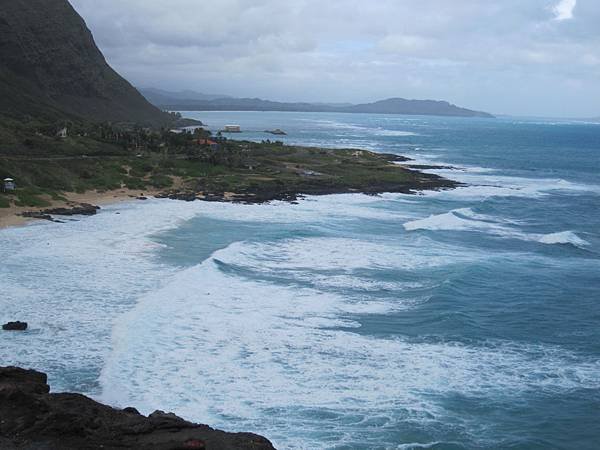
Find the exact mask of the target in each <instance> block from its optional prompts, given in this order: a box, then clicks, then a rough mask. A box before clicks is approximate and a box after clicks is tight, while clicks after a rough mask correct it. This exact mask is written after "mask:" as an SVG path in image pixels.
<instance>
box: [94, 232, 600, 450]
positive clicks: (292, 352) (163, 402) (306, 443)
mask: <svg viewBox="0 0 600 450" xmlns="http://www.w3.org/2000/svg"><path fill="white" fill-rule="evenodd" d="M308 241H310V240H308ZM297 244H298V243H293V245H295V246H296V247H295V248H298V246H297ZM321 246H323V242H322V241H321V242H320V241H318V240H317V241H315V242H312V245H310V247H311V248H313V249H318V248H319V247H321ZM270 247H271V246H270V245H269V244H266V243H265V244H263V245H262V246H257V245H249V246H247V247H246V244H243V243H236V244H234V245H233V246H230V247H229V248H227V249H224V250H221V251H218V252H216V253H215V254H214V255H213V257H212V258H210V259H209V260H207V261H205V262H204V263H202V264H200V265H198V266H196V267H192V268H190V269H186V270H184V271H183V272H181V273H179V274H178V275H176V276H175V277H173V278H172V279H171V280H170V282H169V283H168V284H166V285H165V286H163V287H162V288H161V289H158V290H156V291H155V292H152V293H150V294H147V295H144V296H143V297H141V298H140V299H139V301H138V305H137V307H136V308H135V309H134V310H132V311H131V312H130V313H128V314H126V315H124V316H122V317H121V318H120V319H119V320H118V322H117V323H116V326H115V328H114V332H113V342H114V345H113V350H112V352H111V354H110V356H109V357H108V359H107V363H106V365H105V367H104V370H103V372H102V376H101V384H102V387H103V394H102V399H103V400H104V401H108V402H110V403H113V404H117V405H121V406H127V405H134V406H136V407H139V408H140V409H141V410H143V411H144V412H151V411H152V410H154V409H156V408H157V407H159V406H160V407H161V408H166V409H168V410H173V411H174V412H176V413H178V414H180V415H183V416H185V417H188V418H191V419H194V420H197V421H201V422H208V423H211V424H214V425H216V426H219V427H223V428H225V429H229V430H233V429H237V430H239V429H245V430H255V431H258V432H261V433H264V434H266V435H268V436H269V437H270V438H272V440H273V441H274V442H275V445H276V446H277V447H278V448H282V449H300V448H306V449H309V448H322V446H323V443H322V441H320V439H319V437H318V433H319V431H320V430H322V429H323V426H324V425H326V426H327V427H329V430H330V433H333V434H334V435H335V436H336V441H335V443H336V445H343V443H344V441H345V439H349V442H352V440H353V439H354V440H355V439H357V438H360V439H361V440H362V439H366V440H364V442H365V443H369V442H370V443H371V444H373V445H374V444H381V442H377V441H376V439H377V438H376V437H375V436H368V435H360V437H359V436H357V435H356V434H353V433H357V431H356V430H354V431H350V429H348V428H346V427H344V425H343V424H344V422H345V421H350V420H352V421H356V420H357V418H360V420H367V419H368V418H373V417H386V419H385V421H386V423H387V425H388V426H390V427H392V428H393V427H394V426H395V425H394V423H395V421H396V420H412V421H422V422H428V421H435V420H448V417H449V416H451V415H452V414H453V413H452V412H451V411H448V410H446V409H445V408H444V407H443V406H442V405H441V404H440V403H438V402H437V401H436V400H435V398H436V396H438V395H449V394H452V393H455V394H459V395H464V396H467V397H475V398H481V396H484V397H487V396H493V397H494V398H496V397H498V396H500V397H503V398H505V397H508V398H514V399H517V398H519V397H520V395H521V394H522V393H523V392H524V391H529V390H536V391H546V392H561V391H567V390H570V389H580V388H598V387H600V365H599V364H600V363H598V362H584V361H578V360H577V358H576V357H575V356H574V355H572V354H569V353H568V352H565V351H562V350H560V349H557V348H553V347H548V346H535V345H527V344H523V345H519V344H515V345H506V344H501V343H495V344H490V345H488V346H485V347H476V346H467V345H462V344H452V343H426V342H420V343H416V342H410V341H406V340H403V339H381V338H373V337H370V336H363V335H360V334H357V333H353V332H350V331H348V330H347V329H348V328H352V327H356V326H358V325H357V324H356V323H354V322H352V321H351V320H348V319H345V318H344V317H345V316H347V315H348V314H355V313H360V314H369V313H377V314H381V313H382V312H384V311H385V309H386V308H385V304H384V303H382V302H380V301H374V302H373V303H369V302H359V303H357V302H356V301H355V299H352V298H348V297H347V296H344V295H337V294H333V293H330V292H324V291H321V290H319V289H313V288H310V289H300V288H297V287H286V286H281V285H276V284H272V283H269V282H264V281H258V280H255V279H251V278H247V277H245V276H236V275H231V274H228V273H225V272H224V271H223V270H222V269H221V265H222V264H227V265H230V266H231V265H236V266H238V267H243V268H245V269H247V270H250V271H260V269H261V267H262V264H259V265H257V263H258V262H260V261H263V260H264V261H270V260H272V258H273V257H274V255H273V254H272V250H271V249H270ZM280 250H281V251H282V252H283V253H284V254H283V256H282V258H281V260H280V262H282V263H283V264H284V267H293V266H295V267H296V268H297V270H300V271H301V270H303V268H304V267H305V259H304V257H303V256H300V257H299V259H298V260H296V259H295V258H294V257H293V255H290V254H288V253H286V251H287V250H285V246H284V247H281V248H280ZM354 250H355V249H353V248H346V253H347V254H346V258H349V257H350V256H349V255H353V254H354ZM372 250H374V249H371V251H372ZM269 252H271V253H269ZM324 253H326V252H325V251H323V252H322V253H319V254H318V256H317V257H315V261H318V260H319V257H320V256H322V255H324ZM251 255H253V256H251ZM337 261H338V260H337V258H336V257H334V258H330V259H329V260H327V261H325V262H319V265H323V266H325V265H328V264H337ZM359 261H360V263H358V262H353V263H352V265H351V266H350V267H353V268H356V267H358V266H360V265H363V266H364V265H366V266H367V267H369V266H370V264H371V261H370V260H369V259H364V258H363V259H360V260H359ZM332 267H335V266H332ZM330 268H331V267H330ZM340 327H342V328H343V329H340ZM515 367H518V368H519V370H518V371H515ZM315 411H335V415H334V417H333V418H331V419H323V418H320V419H318V418H315V417H314V413H315ZM399 411H402V413H398V412H399ZM273 414H276V418H273V417H272V415H273ZM369 439H375V440H373V441H369Z"/></svg>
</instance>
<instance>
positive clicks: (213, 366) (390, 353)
mask: <svg viewBox="0 0 600 450" xmlns="http://www.w3.org/2000/svg"><path fill="white" fill-rule="evenodd" d="M186 114H187V115H189V116H191V117H195V118H199V119H201V120H203V121H204V122H205V123H207V124H208V126H209V127H211V128H212V129H214V130H218V129H220V128H221V127H222V126H223V125H225V124H240V125H241V126H242V128H243V129H244V130H245V132H244V133H243V134H242V135H240V136H236V137H239V138H245V139H252V140H262V139H267V138H271V139H273V138H274V137H273V136H270V135H266V134H264V133H263V132H262V130H265V129H271V128H282V129H284V130H286V131H287V132H288V133H289V134H288V136H287V137H285V138H284V140H285V141H286V142H290V143H297V144H306V145H320V146H328V147H356V148H364V149H370V150H375V151H383V152H389V153H398V154H402V155H406V156H409V157H411V158H414V159H415V160H416V161H417V162H420V163H424V164H442V165H451V166H453V169H445V170H441V171H437V172H435V173H439V174H441V175H443V176H446V177H448V178H452V179H455V180H459V181H462V182H465V183H467V185H466V186H465V187H462V188H459V189H456V190H453V191H444V192H431V193H425V194H424V195H416V196H409V195H401V194H383V195H381V196H380V197H367V196H362V195H338V196H326V197H309V198H306V199H305V200H302V201H301V202H300V204H299V205H290V204H286V203H272V204H269V205H226V204H213V203H202V202H196V203H193V204H190V203H184V202H175V201H163V200H151V201H149V202H134V203H129V204H119V205H113V206H109V207H107V208H105V209H103V211H102V213H101V214H99V215H98V216H96V217H92V218H86V219H83V220H75V221H69V222H67V223H65V224H53V223H35V224H33V225H30V226H27V227H22V228H13V229H7V230H2V231H0V261H2V264H1V265H0V291H1V292H2V295H1V296H0V321H8V320H10V319H21V320H26V321H28V322H30V324H31V329H30V330H29V331H28V332H27V333H24V334H7V333H4V334H1V335H0V344H1V345H0V364H1V365H7V364H18V365H21V366H27V367H34V368H37V369H40V370H44V371H47V372H48V373H49V375H50V381H51V383H52V384H53V386H54V388H55V390H71V391H72V390H74V391H78V392H83V393H86V394H88V395H91V396H93V397H95V398H97V399H99V400H102V401H105V402H110V403H111V404H115V405H120V406H136V407H138V408H139V409H140V410H142V411H143V412H145V413H149V412H151V411H153V410H154V409H163V410H172V411H174V412H176V413H178V414H179V415H182V416H184V417H186V418H189V419H192V420H195V421H200V422H204V423H209V424H211V425H213V426H217V427H220V428H223V429H226V430H238V431H239V430H244V431H255V432H258V433H261V434H264V435H266V436H267V437H269V438H270V439H271V440H272V441H273V442H274V443H275V444H276V446H277V447H278V448H280V449H419V448H432V449H444V450H445V449H590V450H591V449H597V448H600V425H599V418H600V125H598V124H593V123H585V122H577V121H550V120H533V119H509V118H501V119H495V120H487V119H458V118H434V117H406V116H385V115H344V114H312V113H219V112H212V113H201V112H199V113H186ZM278 138H279V137H278ZM117 212H119V214H116V213H117Z"/></svg>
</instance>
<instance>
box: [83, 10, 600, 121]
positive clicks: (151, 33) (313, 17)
mask: <svg viewBox="0 0 600 450" xmlns="http://www.w3.org/2000/svg"><path fill="white" fill-rule="evenodd" d="M71 2H72V4H73V6H75V8H76V9H77V10H78V11H79V12H80V13H81V14H82V15H83V17H84V18H85V19H86V21H87V23H88V25H89V26H90V28H91V29H92V31H93V32H94V35H95V36H96V39H97V41H98V44H99V46H100V47H101V48H102V50H103V51H104V52H105V54H106V56H107V59H108V60H109V62H110V63H111V64H112V65H113V66H114V67H115V68H116V69H117V70H119V71H120V72H121V73H122V74H123V75H125V76H126V77H127V78H129V79H130V80H131V81H132V82H133V83H134V84H136V85H138V86H155V87H161V88H166V89H174V90H178V89H195V90H199V91H203V92H207V93H229V94H232V95H237V96H260V97H266V98H271V99H277V100H308V101H357V102H358V101H370V100H374V99H378V98H384V97H391V96H402V97H410V98H440V99H447V100H449V101H452V102H455V103H458V104H461V105H464V106H468V107H472V108H478V109H484V110H488V111H492V112H496V113H511V114H527V115H555V116H587V115H589V116H597V115H598V114H600V83H598V81H599V79H600V27H598V25H597V24H598V23H600V4H599V3H598V2H597V1H595V0H527V1H523V0H494V1H492V0H453V1H451V2H450V1H447V0H373V1H371V2H365V1H363V0H360V1H359V0H331V1H322V0H293V1H292V0H290V1H282V0H213V1H201V0H171V1H169V2H165V1H162V0H160V1H159V0H71Z"/></svg>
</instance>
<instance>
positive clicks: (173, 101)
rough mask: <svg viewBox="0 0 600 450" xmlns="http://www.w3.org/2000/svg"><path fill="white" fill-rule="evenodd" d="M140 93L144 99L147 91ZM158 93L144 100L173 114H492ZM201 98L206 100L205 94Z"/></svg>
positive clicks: (422, 103) (435, 104) (433, 105)
mask: <svg viewBox="0 0 600 450" xmlns="http://www.w3.org/2000/svg"><path fill="white" fill-rule="evenodd" d="M141 92H142V94H144V95H146V92H147V89H146V90H142V91H141ZM161 92H162V95H161V97H160V98H157V97H155V96H152V95H146V98H147V99H148V100H149V101H150V102H152V103H153V104H154V105H156V106H157V107H160V108H161V109H166V110H173V111H291V112H339V113H372V114H407V115H437V116H454V117H485V118H493V117H494V116H493V115H492V114H489V113H486V112H482V111H475V110H471V109H467V108H461V107H459V106H456V105H453V104H451V103H449V102H447V101H439V100H408V99H404V98H399V97H394V98H389V99H385V100H379V101H376V102H373V103H362V104H337V105H336V104H328V103H309V102H276V101H270V100H264V99H261V98H235V97H221V96H218V97H217V98H213V99H196V100H194V99H189V98H183V96H182V95H181V94H182V93H170V92H168V91H161ZM202 95H205V96H206V94H202Z"/></svg>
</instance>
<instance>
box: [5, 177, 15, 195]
mask: <svg viewBox="0 0 600 450" xmlns="http://www.w3.org/2000/svg"><path fill="white" fill-rule="evenodd" d="M3 188H4V192H8V191H14V190H15V189H16V188H17V185H16V184H15V180H13V179H12V178H5V179H4V183H3Z"/></svg>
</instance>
